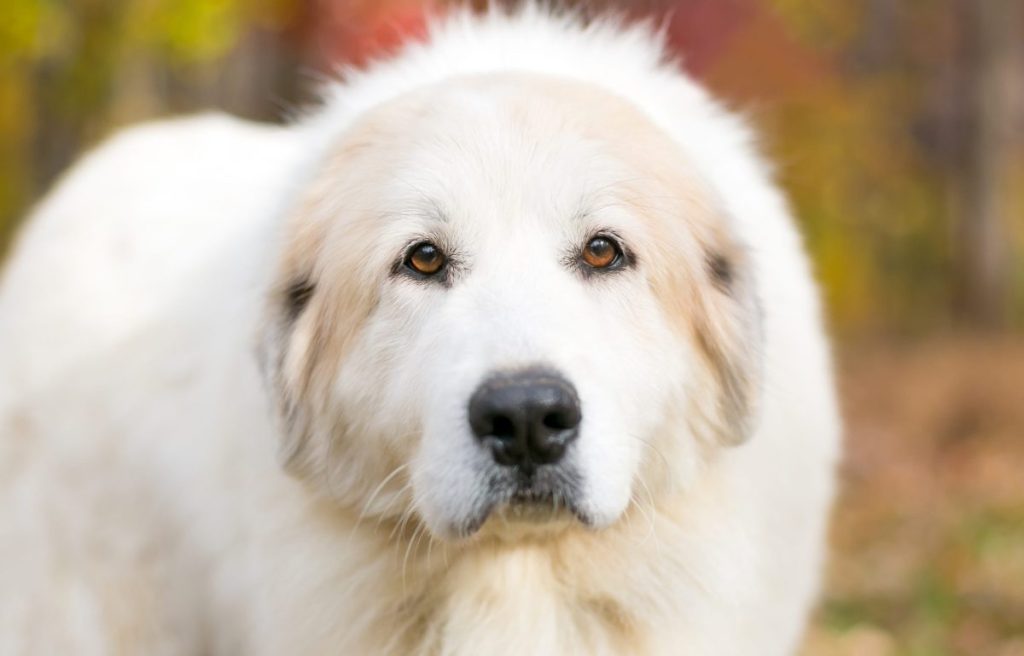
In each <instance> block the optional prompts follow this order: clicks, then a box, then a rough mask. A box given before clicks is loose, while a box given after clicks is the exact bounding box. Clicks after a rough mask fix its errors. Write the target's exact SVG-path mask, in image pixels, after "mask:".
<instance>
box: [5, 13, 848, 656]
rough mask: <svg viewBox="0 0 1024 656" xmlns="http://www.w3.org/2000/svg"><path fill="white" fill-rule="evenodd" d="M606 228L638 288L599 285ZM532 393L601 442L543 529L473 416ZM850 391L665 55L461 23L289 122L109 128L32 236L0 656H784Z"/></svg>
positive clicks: (780, 205)
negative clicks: (424, 273)
mask: <svg viewBox="0 0 1024 656" xmlns="http://www.w3.org/2000/svg"><path fill="white" fill-rule="evenodd" d="M598 233H610V234H614V235H616V236H617V237H619V238H620V239H621V240H622V242H623V244H624V246H625V248H626V249H628V252H629V255H630V258H631V260H632V263H631V266H629V267H627V268H626V269H624V270H621V271H616V272H614V273H609V274H603V275H587V274H586V273H585V272H583V271H581V270H580V269H579V267H578V263H577V260H576V257H577V253H578V249H579V248H580V247H581V245H582V244H583V243H585V242H586V240H587V238H588V237H590V236H592V235H594V234H598ZM422 239H430V240H432V241H434V242H435V243H437V244H439V245H440V246H442V247H443V248H444V249H445V250H446V251H447V252H448V254H449V258H450V267H449V269H450V270H449V271H448V272H447V274H446V275H447V278H446V279H445V280H444V281H443V282H441V281H428V282H425V281H422V280H415V279H413V278H411V277H409V276H407V275H405V274H404V273H403V271H402V269H401V259H402V254H403V252H404V249H406V248H407V247H408V246H409V244H411V243H414V242H416V241H417V240H422ZM534 365H543V366H545V367H552V368H554V369H556V370H557V371H559V372H561V373H562V374H563V375H565V377H566V378H567V379H569V380H570V381H572V383H573V384H574V385H575V387H576V388H577V390H578V393H579V397H580V400H581V403H582V407H583V416H584V419H583V424H582V426H581V429H580V436H579V439H578V440H577V441H576V442H575V443H573V445H572V447H571V449H570V452H569V453H568V455H567V456H566V462H565V464H564V467H561V468H560V469H559V470H558V471H559V472H562V474H564V476H563V477H562V478H557V477H556V479H557V481H563V479H565V480H568V479H570V478H571V482H572V485H571V486H568V487H566V488H565V490H564V494H562V492H558V493H557V494H555V496H554V501H555V502H561V503H562V504H563V505H561V506H559V505H557V504H556V506H555V507H549V508H546V509H545V508H526V509H523V508H520V507H518V506H516V505H515V504H513V503H511V502H510V498H511V497H510V495H511V494H512V492H510V491H509V490H511V487H509V486H511V485H512V483H510V482H508V479H507V476H506V472H503V471H502V470H501V469H500V467H498V466H497V465H495V464H494V463H492V462H490V460H489V458H488V456H487V454H486V453H485V452H484V450H483V449H481V448H480V446H479V445H478V444H477V443H476V442H475V441H474V440H473V438H472V436H471V434H470V432H469V428H468V426H467V421H466V404H467V400H468V399H469V397H470V395H471V394H472V392H473V390H474V389H475V388H476V386H477V385H479V384H480V382H481V380H483V379H485V378H486V376H488V375H489V374H490V373H492V372H495V371H503V370H509V369H514V368H517V367H523V366H534ZM832 389H833V387H832V382H831V374H830V366H829V358H828V352H827V347H826V342H825V339H824V337H823V332H822V328H821V321H820V318H819V308H818V303H817V300H816V295H815V292H814V289H813V285H812V283H811V278H810V275H809V272H808V267H807V263H806V259H805V257H804V254H803V252H802V248H801V245H800V242H799V239H798V236H797V234H796V231H795V229H794V227H793V223H792V221H791V219H790V217H789V212H788V210H787V208H786V204H785V202H784V200H783V198H782V196H781V195H780V194H779V193H778V191H777V190H776V188H775V187H774V185H773V184H772V182H771V180H770V176H769V174H768V172H767V171H766V168H765V166H764V165H763V164H762V163H761V161H760V160H759V158H758V156H757V155H756V154H755V152H754V149H753V147H752V145H751V140H750V137H749V134H748V131H747V129H746V128H745V127H744V126H743V125H742V124H741V123H740V122H739V121H738V120H737V119H736V118H735V117H733V116H732V115H730V114H729V113H727V112H726V111H724V110H723V109H722V108H721V107H720V106H719V105H717V104H716V103H715V102H713V101H712V100H711V99H709V97H708V96H707V95H706V94H705V93H704V92H703V91H702V90H701V89H700V88H699V87H698V86H696V85H695V84H694V83H693V82H692V81H691V80H689V79H688V78H687V77H686V76H684V75H683V74H682V73H680V71H679V70H678V68H677V67H676V66H675V65H673V64H672V63H670V62H667V61H666V59H665V57H664V54H663V51H662V46H661V44H660V41H659V39H658V37H657V36H656V35H654V34H652V33H651V31H650V30H648V29H647V28H644V27H636V26H634V27H625V26H620V25H617V24H614V23H613V22H597V23H593V24H590V25H587V26H584V25H582V24H580V23H578V22H576V21H575V20H574V19H572V18H566V17H561V18H560V17H551V16H550V15H547V14H546V13H544V12H540V11H536V10H532V9H526V10H524V11H522V12H520V13H517V14H515V15H512V16H509V15H504V14H499V13H492V14H490V15H487V16H483V17H473V16H471V15H469V14H457V15H455V16H452V17H450V18H448V19H445V20H444V21H441V22H439V23H437V24H436V25H434V26H433V27H432V29H431V32H430V35H429V38H428V39H427V40H426V41H425V42H424V43H422V44H416V45H412V46H409V47H408V48H406V49H405V50H403V51H402V52H401V53H399V54H398V55H396V56H395V57H393V58H392V59H389V60H387V61H382V62H378V63H377V64H375V65H373V66H371V67H369V68H368V70H366V71H362V72H349V73H348V74H347V76H346V80H345V81H344V82H343V83H338V84H335V85H333V86H331V87H330V88H329V89H328V93H327V95H326V98H325V101H324V103H323V106H322V107H321V108H319V109H318V110H316V111H315V112H312V113H311V114H310V115H309V116H307V117H305V118H303V119H301V120H299V121H297V122H296V123H295V124H294V125H290V126H287V127H264V126H257V125H252V124H247V123H243V122H241V121H238V120H235V119H231V118H228V117H223V116H203V117H196V118H190V119H184V120H179V121H170V122H164V123H158V124H153V125H147V126H141V127H138V128H133V129H131V130H128V131H125V132H123V133H121V134H120V135H118V136H116V137H114V138H113V139H112V140H110V141H109V142H108V143H107V144H105V145H103V146H102V147H101V148H99V149H98V150H96V151H95V152H94V153H92V154H90V155H89V156H87V157H86V158H84V159H83V161H82V162H81V163H80V164H78V165H77V166H76V167H75V168H74V169H73V170H72V171H71V173H70V174H69V175H68V176H67V177H66V178H65V179H64V180H62V181H61V182H60V183H59V185H58V186H57V188H56V189H55V190H54V192H53V193H52V194H51V195H50V196H49V197H48V198H47V199H46V200H44V202H43V203H42V204H41V205H40V206H39V208H38V209H37V210H36V212H35V215H34V217H32V219H31V220H30V222H29V223H28V225H27V227H26V229H25V231H24V232H23V234H22V235H21V237H20V239H19V241H18V243H17V245H16V248H15V250H14V253H13V257H12V259H11V261H10V263H9V265H8V268H7V270H6V272H5V275H4V279H3V281H2V287H0V431H2V440H0V495H2V496H0V537H2V539H0V653H4V654H44V653H45V654H49V653H75V654H83V655H86V654H107V653H117V654H140V653H145V654H200V653H217V654H324V653H344V654H413V655H420V654H421V655H427V654H430V655H441V654H444V655H452V656H455V655H469V654H552V655H555V654H693V655H700V654H708V655H711V654H714V655H716V656H718V655H723V654H737V655H745V654H751V655H754V654H756V655H758V656H762V655H772V654H787V653H792V651H793V650H794V649H795V646H796V644H797V643H798V640H799V637H800V634H801V629H802V627H803V625H804V622H805V620H806V616H807V613H808V611H809V609H810V607H811V605H812V603H813V600H814V597H815V593H816V590H817V587H818V578H819V570H820V567H821V562H822V557H823V553H824V530H825V525H826V518H827V513H828V508H829V505H830V502H831V498H832V488H833V465H834V461H835V458H836V455H837V442H838V432H839V431H838V426H839V423H838V419H837V413H836V408H835V402H834V398H833V391H832ZM562 474H559V475H560V476H562ZM553 480H555V479H553ZM563 482H564V481H563ZM558 484H561V483H558ZM570 487H571V490H570Z"/></svg>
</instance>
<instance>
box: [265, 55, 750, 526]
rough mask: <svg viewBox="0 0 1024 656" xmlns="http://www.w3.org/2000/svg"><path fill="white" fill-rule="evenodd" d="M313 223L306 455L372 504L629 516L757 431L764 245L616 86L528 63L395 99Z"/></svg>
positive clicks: (293, 280) (279, 370)
mask: <svg viewBox="0 0 1024 656" xmlns="http://www.w3.org/2000/svg"><path fill="white" fill-rule="evenodd" d="M288 230H289V233H288V243H287V245H286V246H285V249H284V255H283V259H282V264H281V267H280V272H279V278H278V284H277V288H276V289H275V290H274V293H273V294H272V295H271V298H270V302H269V303H270V304H269V307H270V309H269V313H268V319H267V323H266V327H265V335H264V338H263V360H264V369H265V371H266V372H267V376H268V379H269V383H270V385H269V387H270V389H271V390H272V393H273V395H274V397H275V401H276V404H277V406H278V409H279V411H280V414H281V418H282V440H283V443H282V454H283V458H284V460H285V462H286V464H287V467H288V468H289V469H290V470H291V471H292V472H294V473H297V474H299V475H301V476H304V477H306V478H307V479H308V480H310V481H315V482H316V483H317V484H318V485H320V486H322V488H321V489H322V490H325V491H326V492H327V493H329V494H331V495H332V496H333V497H335V498H336V499H338V501H339V502H340V503H343V504H346V505H348V506H350V507H352V508H353V509H355V510H356V511H358V512H359V513H360V514H361V515H375V516H395V517H397V516H401V515H402V514H403V513H406V512H411V513H414V514H415V516H417V517H418V518H420V519H421V520H422V521H424V522H425V523H426V525H427V526H428V527H429V528H430V529H431V531H432V532H433V533H434V534H435V535H437V536H441V537H446V538H458V537H462V536H467V535H470V534H472V533H474V532H475V531H476V530H477V529H479V528H480V527H481V526H483V525H485V523H486V520H487V519H488V517H490V516H492V515H496V514H500V515H503V516H504V517H505V518H506V519H508V518H518V519H521V520H523V521H524V522H525V521H528V522H529V523H530V524H531V525H536V526H548V525H555V524H556V522H552V521H551V520H552V519H553V518H554V517H556V516H559V517H561V518H562V519H563V520H564V519H566V518H574V519H570V522H571V523H574V524H583V525H588V526H592V527H600V526H605V525H608V524H610V523H612V522H614V521H615V520H616V519H617V518H619V517H620V516H621V515H622V514H623V512H624V511H625V509H626V508H627V507H628V505H629V504H630V503H631V501H637V502H643V501H654V500H656V498H657V496H658V495H662V494H666V493H668V491H670V490H672V489H679V488H682V487H685V485H686V483H687V481H688V480H689V479H690V478H692V476H693V474H694V471H695V470H696V469H697V468H698V467H699V465H700V463H701V461H702V460H703V459H704V458H705V457H707V454H708V453H710V452H711V451H712V450H713V449H715V448H716V447H717V446H718V445H721V444H729V443H738V442H739V441H742V440H743V439H745V437H746V436H747V434H748V433H749V431H750V426H751V423H752V422H753V415H754V406H755V396H756V393H757V387H758V374H759V369H760V367H759V362H758V358H759V353H758V340H759V326H758V321H759V319H758V315H757V307H756V302H755V300H754V292H753V285H752V281H751V280H750V273H749V270H748V264H747V262H746V259H745V257H744V253H743V250H742V248H741V247H740V246H739V245H738V244H737V243H736V241H735V239H734V238H733V236H732V234H731V232H730V229H729V222H728V219H727V217H725V216H724V215H723V214H722V212H721V211H720V207H719V203H718V201H717V199H716V197H715V194H714V193H712V191H711V190H710V189H709V188H707V186H706V185H705V184H704V183H703V182H702V180H701V179H700V176H699V172H697V171H693V170H691V168H690V167H689V166H688V165H687V162H686V160H685V158H684V157H683V156H682V154H681V153H680V152H679V149H678V148H677V147H676V146H674V145H672V144H670V143H668V139H667V138H666V137H665V136H664V135H662V134H661V133H660V132H659V131H658V130H657V129H656V128H655V127H654V126H653V125H652V124H651V123H650V122H649V121H648V120H647V119H646V118H645V117H644V116H643V115H642V114H641V113H640V112H639V111H637V110H635V109H634V108H632V107H631V106H630V105H629V104H628V103H626V102H625V101H622V100H620V99H617V98H615V97H613V96H611V95H609V94H605V93H603V92H600V91H598V90H596V89H592V88H589V87H586V86H583V85H575V84H572V83H567V82H562V81H556V80H546V79H543V78H539V77H529V76H518V75H507V76H489V77H482V78H473V79H464V80H456V81H451V82H447V83H444V84H442V85H439V86H436V87H432V88H429V89H425V90H423V91H420V92H417V93H416V94H413V95H411V96H406V97H403V98H400V99H398V100H395V101H392V102H391V103H389V104H387V105H385V106H382V107H379V108H377V109H375V110H372V111H371V112H369V113H368V115H366V116H365V117H364V118H363V119H362V120H361V121H360V122H359V123H357V124H356V125H355V126H353V127H351V128H350V129H349V130H348V131H347V132H346V134H345V135H344V136H343V138H342V139H341V141H340V143H339V144H337V146H336V147H335V148H334V149H333V150H332V153H331V155H330V157H329V158H328V160H327V161H326V162H325V165H324V166H323V168H322V170H321V171H320V172H319V174H318V175H317V177H316V179H315V180H314V181H313V182H312V184H311V185H310V186H309V188H308V189H307V191H306V193H305V194H304V196H303V197H302V198H301V199H300V200H299V202H298V203H297V204H296V206H295V208H294V211H293V217H292V220H291V223H290V226H289V229H288ZM553 511H557V512H553ZM492 524H493V522H491V523H489V524H487V525H492ZM562 524H564V521H563V522H562Z"/></svg>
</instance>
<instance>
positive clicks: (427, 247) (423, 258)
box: [405, 241, 448, 276]
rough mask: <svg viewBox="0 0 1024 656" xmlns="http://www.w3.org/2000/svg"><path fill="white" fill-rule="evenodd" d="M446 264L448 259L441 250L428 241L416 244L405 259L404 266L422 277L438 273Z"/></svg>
mask: <svg viewBox="0 0 1024 656" xmlns="http://www.w3.org/2000/svg"><path fill="white" fill-rule="evenodd" d="M447 263H448V258H447V257H445V255H444V253H442V252H441V249H440V248H438V247H437V246H435V245H434V244H431V243H430V242H429V241H425V242H422V243H419V244H416V245H415V246H413V247H412V249H410V250H409V254H408V255H406V257H405V266H407V267H409V268H410V269H412V270H413V271H415V272H416V273H420V274H422V275H424V276H432V275H435V274H437V273H439V272H440V271H441V269H443V268H444V265H445V264H447Z"/></svg>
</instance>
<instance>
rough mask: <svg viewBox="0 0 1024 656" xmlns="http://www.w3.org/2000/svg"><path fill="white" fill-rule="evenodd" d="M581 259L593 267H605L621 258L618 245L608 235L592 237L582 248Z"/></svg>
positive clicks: (616, 262)
mask: <svg viewBox="0 0 1024 656" xmlns="http://www.w3.org/2000/svg"><path fill="white" fill-rule="evenodd" d="M582 257H583V261H584V262H586V263H587V265H588V266H591V267H593V268H595V269H607V268H608V267H610V266H613V265H615V264H618V262H619V260H620V259H621V258H622V250H621V249H620V248H619V245H618V244H616V243H615V241H614V240H612V239H611V238H609V237H594V238H593V239H591V240H590V241H588V242H587V245H586V247H584V249H583V255H582Z"/></svg>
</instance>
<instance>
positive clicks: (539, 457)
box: [469, 369, 582, 469]
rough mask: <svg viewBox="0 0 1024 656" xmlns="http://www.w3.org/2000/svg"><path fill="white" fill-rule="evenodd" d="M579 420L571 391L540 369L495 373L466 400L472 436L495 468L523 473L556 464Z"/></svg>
mask: <svg viewBox="0 0 1024 656" xmlns="http://www.w3.org/2000/svg"><path fill="white" fill-rule="evenodd" d="M581 417H582V415H581V413H580V402H579V398H578V397H577V396H576V390H575V389H574V388H573V386H572V385H571V384H570V383H569V381H567V380H565V379H564V378H562V377H561V376H560V375H558V374H557V373H554V372H551V371H548V370H544V369H527V370H525V371H517V372H514V373H502V374H498V375H496V376H494V377H492V378H490V379H488V380H487V381H485V382H484V383H483V384H482V385H481V386H480V387H479V388H478V389H477V390H476V392H474V393H473V397H472V398H471V399H470V401H469V423H470V427H471V428H472V429H473V434H474V435H476V437H477V438H478V439H480V441H481V443H482V444H484V445H485V446H486V447H487V448H489V449H490V451H491V454H492V455H493V456H494V459H495V461H497V462H498V463H499V464H502V465H508V466H516V467H522V468H524V469H532V468H533V467H534V466H536V465H546V464H552V463H555V462H558V461H559V460H560V459H561V458H562V456H563V455H564V454H565V451H566V448H567V446H568V445H569V443H570V442H572V441H573V440H574V439H575V438H576V436H577V432H578V431H577V430H576V428H577V426H579V423H580V419H581Z"/></svg>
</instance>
